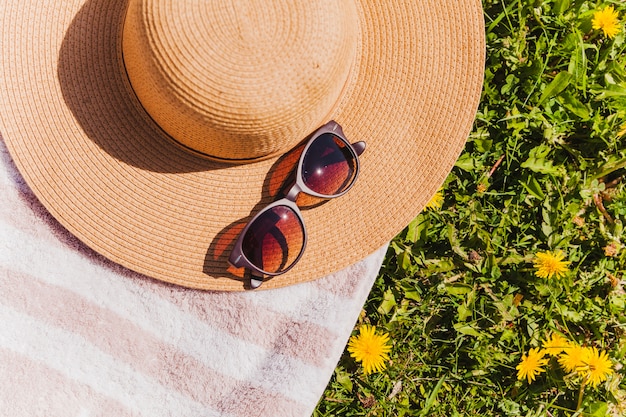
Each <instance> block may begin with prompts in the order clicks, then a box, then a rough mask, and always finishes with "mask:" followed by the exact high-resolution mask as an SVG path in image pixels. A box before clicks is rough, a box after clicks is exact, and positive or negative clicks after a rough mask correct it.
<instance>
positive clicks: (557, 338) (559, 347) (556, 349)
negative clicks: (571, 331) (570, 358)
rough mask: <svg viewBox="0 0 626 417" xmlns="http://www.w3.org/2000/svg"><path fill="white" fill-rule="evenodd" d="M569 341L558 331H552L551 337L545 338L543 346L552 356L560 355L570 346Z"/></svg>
mask: <svg viewBox="0 0 626 417" xmlns="http://www.w3.org/2000/svg"><path fill="white" fill-rule="evenodd" d="M568 343H569V342H568V341H567V339H565V338H564V337H563V336H561V335H560V334H558V333H552V334H551V335H550V337H549V338H547V339H546V340H544V342H543V344H542V345H541V346H542V347H543V350H544V352H546V353H547V354H548V355H550V356H558V355H559V354H560V353H562V352H563V351H564V350H565V349H566V348H567V347H568Z"/></svg>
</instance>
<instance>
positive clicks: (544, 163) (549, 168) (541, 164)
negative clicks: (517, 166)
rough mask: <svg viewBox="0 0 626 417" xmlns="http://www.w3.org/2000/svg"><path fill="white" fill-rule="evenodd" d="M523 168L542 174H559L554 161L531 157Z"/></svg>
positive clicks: (523, 164) (524, 163)
mask: <svg viewBox="0 0 626 417" xmlns="http://www.w3.org/2000/svg"><path fill="white" fill-rule="evenodd" d="M521 167H522V168H528V169H530V170H531V171H534V172H538V173H540V174H558V173H559V169H558V168H557V167H555V166H554V165H553V164H552V161H549V160H546V159H540V158H533V157H530V158H528V159H527V160H525V161H524V162H522V165H521Z"/></svg>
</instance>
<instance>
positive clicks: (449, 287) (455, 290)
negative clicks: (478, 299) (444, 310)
mask: <svg viewBox="0 0 626 417" xmlns="http://www.w3.org/2000/svg"><path fill="white" fill-rule="evenodd" d="M472 289H473V288H472V286H470V285H467V284H463V283H460V282H455V283H452V284H446V292H447V293H448V294H450V295H465V294H468V293H470V292H472Z"/></svg>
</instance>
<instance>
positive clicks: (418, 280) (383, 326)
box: [314, 0, 626, 416]
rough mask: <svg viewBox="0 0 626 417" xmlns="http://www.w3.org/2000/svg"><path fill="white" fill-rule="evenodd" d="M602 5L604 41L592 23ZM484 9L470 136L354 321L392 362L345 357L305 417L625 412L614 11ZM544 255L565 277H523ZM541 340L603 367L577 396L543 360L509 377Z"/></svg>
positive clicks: (625, 86)
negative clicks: (588, 353) (481, 62)
mask: <svg viewBox="0 0 626 417" xmlns="http://www.w3.org/2000/svg"><path fill="white" fill-rule="evenodd" d="M606 5H613V6H614V7H615V9H616V10H617V11H619V13H620V20H621V22H620V25H621V32H620V33H619V34H618V35H617V36H616V37H615V38H614V39H608V38H606V37H605V36H604V35H603V34H602V32H601V31H598V30H593V29H592V24H591V19H592V17H593V13H594V12H595V11H597V10H599V9H600V8H602V7H604V6H606ZM483 6H484V10H485V23H486V33H487V62H486V72H485V84H484V88H483V95H482V99H481V104H480V107H479V109H478V114H477V116H476V122H475V124H474V128H473V131H472V133H471V135H470V138H469V140H468V143H467V146H466V147H465V150H464V152H463V153H462V155H461V157H460V158H459V160H458V162H457V164H456V166H455V168H454V170H453V171H452V173H451V174H450V175H449V177H448V178H447V180H446V182H445V184H444V186H443V189H442V193H443V196H444V202H443V206H442V207H441V208H440V209H435V210H425V211H424V212H423V213H422V214H420V215H419V216H418V217H417V218H416V219H415V220H414V221H413V222H412V223H411V224H410V225H409V226H408V227H407V228H406V229H405V230H404V231H403V232H402V233H401V234H400V235H399V236H397V237H396V238H395V239H394V240H393V241H392V243H391V245H390V248H389V251H388V253H387V256H386V259H385V262H384V265H383V268H382V270H381V273H380V275H379V277H378V279H377V281H376V283H375V284H374V288H373V290H372V292H371V294H370V297H369V299H368V301H367V303H366V304H365V306H364V313H363V315H362V317H361V319H360V321H359V323H357V326H356V327H355V333H356V330H357V329H358V327H359V325H361V324H363V323H369V324H373V325H375V326H376V327H377V329H378V330H379V331H384V332H387V333H389V335H390V337H391V340H392V345H393V346H392V351H391V354H390V357H391V360H390V362H389V363H388V364H387V369H386V370H385V371H383V372H381V373H375V374H371V375H367V376H366V375H364V374H363V372H362V369H361V367H360V364H358V363H356V362H355V361H354V360H353V359H352V358H351V357H350V356H349V355H348V354H347V353H345V354H344V355H343V357H342V359H341V361H340V363H339V364H338V366H337V369H336V370H335V374H334V376H333V378H332V380H331V381H330V383H329V385H328V387H327V389H326V392H325V393H324V396H323V398H322V399H321V400H320V403H319V404H318V407H317V409H316V411H315V414H314V415H315V416H604V415H610V416H624V415H626V382H624V381H623V380H622V377H623V370H621V364H622V363H623V362H624V356H625V355H626V338H625V337H624V329H625V327H624V326H625V325H626V315H625V314H624V306H625V304H626V295H625V293H624V286H626V276H625V275H624V272H625V271H626V247H625V243H626V236H625V235H624V231H623V225H624V221H626V179H625V178H624V177H623V176H624V175H626V169H625V168H626V146H625V145H626V55H625V54H624V52H625V51H624V50H625V48H626V44H625V43H624V41H625V37H624V33H623V31H624V29H625V28H624V21H626V3H624V2H622V1H607V2H598V1H580V0H553V1H550V0H541V1H529V0H524V1H522V0H519V1H515V0H506V1H504V0H483ZM622 240H624V242H622ZM547 250H561V251H562V252H563V253H564V254H565V255H566V259H567V260H568V261H570V264H569V272H568V273H567V274H566V276H565V277H563V278H561V279H559V280H557V279H542V278H539V277H537V276H536V275H535V271H536V270H535V268H534V266H533V259H534V257H535V254H536V253H537V252H542V251H547ZM552 331H558V332H561V333H562V334H564V335H565V336H566V337H568V338H569V339H570V340H574V341H577V342H578V343H580V344H582V345H586V346H595V347H598V348H599V349H602V350H604V351H606V352H608V354H609V357H610V358H611V359H612V361H613V363H614V364H615V371H614V373H613V374H612V375H611V376H610V377H609V378H608V380H607V381H606V382H604V383H601V384H600V385H599V386H598V387H596V388H593V387H585V388H584V390H583V392H582V394H583V395H582V397H579V393H580V378H577V377H576V376H575V375H565V374H564V373H563V371H561V370H560V369H559V368H558V366H549V367H548V368H547V371H546V372H544V373H542V374H540V375H539V377H538V378H537V379H536V380H535V381H534V382H533V383H530V384H529V383H528V382H527V381H526V380H522V381H520V380H518V378H517V371H516V369H515V367H516V366H517V365H518V364H519V362H520V360H521V358H522V355H523V354H524V353H526V352H528V350H529V349H530V348H532V347H539V346H540V344H541V342H542V340H543V339H544V338H545V337H546V336H547V335H548V334H549V333H550V332H552ZM579 399H581V402H580V407H578V403H579ZM620 407H621V408H620Z"/></svg>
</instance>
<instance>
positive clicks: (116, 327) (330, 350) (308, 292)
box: [0, 138, 385, 417]
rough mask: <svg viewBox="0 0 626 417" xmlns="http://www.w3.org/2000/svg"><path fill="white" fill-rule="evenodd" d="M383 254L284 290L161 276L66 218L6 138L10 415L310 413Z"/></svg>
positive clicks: (1, 375) (1, 388)
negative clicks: (125, 259)
mask: <svg viewBox="0 0 626 417" xmlns="http://www.w3.org/2000/svg"><path fill="white" fill-rule="evenodd" d="M384 254H385V248H381V249H380V250H378V251H377V252H376V253H374V254H372V255H371V256H370V257H368V258H367V259H365V260H363V261H361V262H359V263H358V264H356V265H353V266H351V267H349V268H347V269H345V270H343V271H341V272H338V273H335V274H332V275H330V276H327V277H324V278H321V279H319V280H317V281H313V282H309V283H304V284H299V285H294V286H291V287H287V288H282V289H277V290H267V291H252V292H243V293H218V292H205V291H198V290H190V289H185V288H181V287H177V286H173V285H169V284H165V283H161V282H157V281H155V280H152V279H150V278H146V277H144V276H141V275H139V274H136V273H133V272H131V271H129V270H127V269H125V268H122V267H120V266H118V265H116V264H114V263H112V262H110V261H108V260H107V259H104V258H103V257H102V256H100V255H98V254H97V253H95V252H94V251H92V250H91V249H89V248H88V247H86V246H85V245H83V244H82V243H81V242H80V241H78V240H77V239H76V238H75V237H73V236H72V235H71V234H70V233H69V232H67V231H66V230H65V229H64V228H63V227H61V226H60V225H59V224H58V223H57V222H56V220H54V218H52V217H51V216H50V214H48V212H47V211H46V210H45V209H44V208H43V207H42V206H41V204H40V203H39V202H38V201H37V199H36V197H35V196H34V195H33V194H32V192H31V191H30V189H29V188H28V186H27V185H26V184H25V183H24V181H23V179H22V178H21V176H20V175H19V173H18V171H17V169H16V168H15V166H14V164H13V162H12V160H11V157H10V155H9V153H8V152H7V149H6V146H5V144H4V142H3V141H2V140H1V138H0V416H7V417H8V416H10V417H21V416H25V417H26V416H28V417H34V416H45V417H53V416H63V417H68V416H77V417H88V416H89V417H91V416H111V417H113V416H115V417H124V416H146V417H166V416H173V417H196V416H198V417H200V416H201V417H210V416H233V417H234V416H242V417H243V416H245V417H254V416H270V417H280V416H290V417H291V416H293V417H298V416H310V415H311V413H312V412H313V410H314V408H315V406H316V405H317V402H318V400H319V398H320V396H321V395H322V394H323V392H324V389H325V387H326V385H327V383H328V381H329V379H330V377H331V376H332V373H333V370H334V368H335V366H336V364H337V361H338V360H339V358H340V356H341V354H342V352H343V350H344V347H345V344H346V342H347V340H348V337H349V336H350V332H351V330H352V328H353V326H354V323H355V321H356V319H357V317H358V315H359V312H360V310H361V308H362V305H363V303H364V302H365V299H366V297H367V295H368V293H369V291H370V289H371V286H372V284H373V282H374V279H375V277H376V275H377V273H378V270H379V268H380V265H381V262H382V259H383V257H384Z"/></svg>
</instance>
